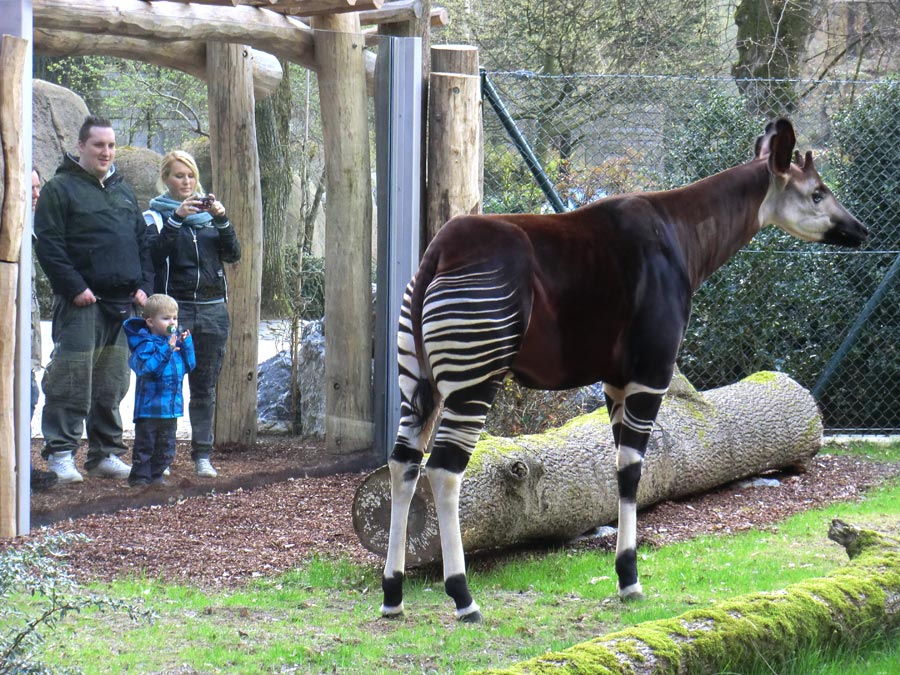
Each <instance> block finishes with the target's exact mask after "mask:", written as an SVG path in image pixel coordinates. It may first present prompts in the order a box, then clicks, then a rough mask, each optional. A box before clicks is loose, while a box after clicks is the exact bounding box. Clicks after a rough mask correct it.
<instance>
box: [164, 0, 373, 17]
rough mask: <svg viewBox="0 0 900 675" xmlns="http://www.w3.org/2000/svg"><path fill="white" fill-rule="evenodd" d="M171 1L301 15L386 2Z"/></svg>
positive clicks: (293, 0)
mask: <svg viewBox="0 0 900 675" xmlns="http://www.w3.org/2000/svg"><path fill="white" fill-rule="evenodd" d="M170 2H177V3H182V4H191V5H214V6H216V7H227V8H233V7H240V6H244V7H253V8H258V9H266V10H269V11H271V12H277V13H279V14H296V15H301V16H321V15H323V14H342V13H344V12H358V11H360V10H362V9H377V8H378V7H381V5H382V4H384V0H170Z"/></svg>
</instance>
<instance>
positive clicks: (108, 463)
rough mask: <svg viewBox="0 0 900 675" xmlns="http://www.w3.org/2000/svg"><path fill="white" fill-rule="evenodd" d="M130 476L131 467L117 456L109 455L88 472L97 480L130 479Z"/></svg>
mask: <svg viewBox="0 0 900 675" xmlns="http://www.w3.org/2000/svg"><path fill="white" fill-rule="evenodd" d="M130 474H131V467H130V466H129V465H128V464H126V463H125V462H123V461H122V460H121V459H119V458H118V457H117V456H116V455H107V456H106V457H104V458H103V459H101V460H100V462H99V463H98V464H97V465H96V466H95V467H94V468H92V469H89V470H88V475H89V476H94V477H95V478H128V476H129V475H130Z"/></svg>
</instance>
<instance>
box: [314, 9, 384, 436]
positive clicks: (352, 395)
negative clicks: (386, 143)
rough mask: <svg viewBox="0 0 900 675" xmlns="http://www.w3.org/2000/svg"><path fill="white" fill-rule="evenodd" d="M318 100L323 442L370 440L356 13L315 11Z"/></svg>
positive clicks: (362, 106) (365, 189) (365, 151)
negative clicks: (322, 177)
mask: <svg viewBox="0 0 900 675" xmlns="http://www.w3.org/2000/svg"><path fill="white" fill-rule="evenodd" d="M313 27H314V28H316V29H317V31H316V59H317V66H318V73H319V77H318V81H319V101H320V106H321V115H322V132H323V136H324V143H325V166H326V194H327V197H326V203H325V259H326V260H327V264H326V265H325V335H326V336H327V338H326V339H327V348H326V350H325V388H326V391H325V442H326V446H327V449H328V451H329V452H333V453H351V452H354V451H356V450H363V449H367V448H371V447H372V442H373V438H374V426H373V422H372V411H373V405H372V404H373V398H372V387H371V377H372V321H371V317H372V287H371V283H372V181H371V173H370V172H371V168H370V167H371V164H370V161H369V126H368V108H367V99H366V88H365V61H364V57H363V51H364V49H363V48H364V46H365V45H364V44H363V41H362V36H361V35H360V27H359V18H358V17H356V16H355V15H352V14H342V15H335V16H329V17H319V18H316V19H315V20H314V21H313Z"/></svg>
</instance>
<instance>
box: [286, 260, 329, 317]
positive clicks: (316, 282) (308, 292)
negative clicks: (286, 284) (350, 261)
mask: <svg viewBox="0 0 900 675" xmlns="http://www.w3.org/2000/svg"><path fill="white" fill-rule="evenodd" d="M289 269H294V270H296V269H297V260H296V259H295V260H294V264H292V265H289ZM292 283H293V284H294V287H295V288H296V276H295V279H294V281H293V282H292ZM294 313H295V314H297V315H299V316H300V318H301V319H321V318H322V317H323V316H325V258H317V257H315V256H311V255H305V256H303V267H302V269H300V297H299V298H295V300H294Z"/></svg>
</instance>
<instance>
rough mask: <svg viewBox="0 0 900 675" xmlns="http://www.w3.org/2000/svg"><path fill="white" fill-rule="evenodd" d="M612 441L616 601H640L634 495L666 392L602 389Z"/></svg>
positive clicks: (635, 387)
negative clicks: (616, 515) (616, 492)
mask: <svg viewBox="0 0 900 675" xmlns="http://www.w3.org/2000/svg"><path fill="white" fill-rule="evenodd" d="M603 393H604V394H606V405H607V408H608V409H609V420H610V424H611V425H612V431H613V439H614V440H615V443H616V451H617V455H616V478H617V482H618V487H619V528H618V533H617V536H616V576H617V577H618V592H619V597H621V598H622V599H623V600H632V599H638V598H642V597H643V589H642V588H641V583H640V581H638V572H637V491H638V484H639V483H640V480H641V466H642V464H643V461H644V453H645V452H646V451H647V443H648V442H649V440H650V432H651V431H652V430H653V423H654V421H655V420H656V415H657V413H658V412H659V407H660V404H661V403H662V398H663V396H664V395H665V393H666V389H659V388H652V387H647V386H644V385H642V384H639V383H637V382H629V383H628V384H626V385H625V388H624V389H619V388H617V387H613V386H611V385H609V384H604V385H603Z"/></svg>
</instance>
